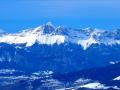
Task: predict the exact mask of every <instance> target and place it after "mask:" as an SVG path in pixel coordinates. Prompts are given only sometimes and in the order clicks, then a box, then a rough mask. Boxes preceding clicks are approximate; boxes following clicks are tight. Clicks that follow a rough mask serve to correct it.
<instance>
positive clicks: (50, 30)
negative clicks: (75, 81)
mask: <svg viewBox="0 0 120 90" xmlns="http://www.w3.org/2000/svg"><path fill="white" fill-rule="evenodd" d="M0 42H1V43H2V42H3V43H8V44H17V45H19V44H25V45H26V47H28V46H32V45H33V44H35V43H38V44H48V45H53V44H58V45H59V44H63V43H75V44H78V45H81V46H82V47H83V49H87V48H88V47H90V45H92V44H105V45H113V44H120V31H119V30H116V31H107V30H98V29H91V28H86V29H71V28H64V27H61V26H59V27H54V26H53V25H52V24H51V23H47V24H45V25H41V26H39V27H37V28H32V29H27V30H23V31H22V32H19V33H15V34H2V35H0Z"/></svg>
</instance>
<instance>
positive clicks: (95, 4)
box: [0, 0, 120, 32]
mask: <svg viewBox="0 0 120 90" xmlns="http://www.w3.org/2000/svg"><path fill="white" fill-rule="evenodd" d="M49 21H51V22H53V24H55V25H56V26H57V25H64V26H66V27H72V28H85V27H96V28H101V29H115V28H120V0H0V28H1V29H3V30H5V31H7V32H17V31H20V30H22V29H26V28H31V27H36V26H39V25H40V24H44V23H47V22H49Z"/></svg>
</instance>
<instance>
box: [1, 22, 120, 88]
mask: <svg viewBox="0 0 120 90" xmlns="http://www.w3.org/2000/svg"><path fill="white" fill-rule="evenodd" d="M119 68H120V30H119V29H117V30H100V29H92V28H85V29H73V28H65V27H63V26H58V27H55V26H54V25H52V24H51V23H47V24H44V25H41V26H39V27H37V28H31V29H27V30H23V31H21V32H18V33H12V34H10V33H6V32H4V31H2V30H0V89H1V90H120V69H119Z"/></svg>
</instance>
